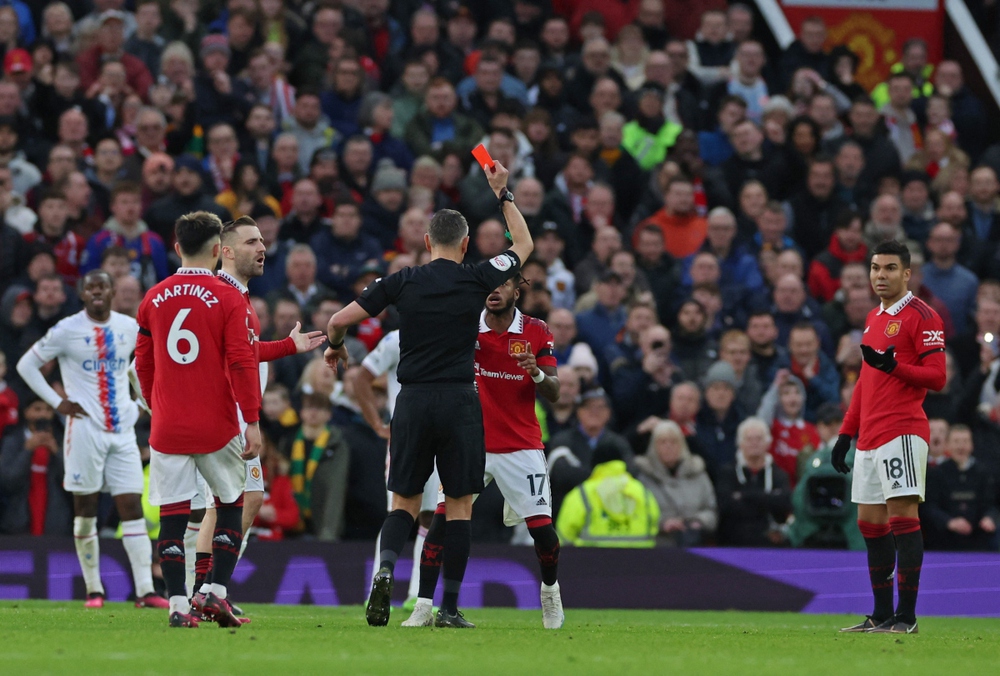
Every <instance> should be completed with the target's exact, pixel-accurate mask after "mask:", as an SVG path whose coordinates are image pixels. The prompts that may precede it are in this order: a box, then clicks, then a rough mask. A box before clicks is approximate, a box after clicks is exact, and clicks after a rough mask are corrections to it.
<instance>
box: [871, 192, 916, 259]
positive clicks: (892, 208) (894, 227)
mask: <svg viewBox="0 0 1000 676" xmlns="http://www.w3.org/2000/svg"><path fill="white" fill-rule="evenodd" d="M889 240H896V241H897V242H904V243H905V242H906V241H907V237H906V230H904V229H903V205H902V204H901V203H900V201H899V198H898V197H896V196H895V195H881V196H879V197H878V198H876V200H875V201H874V202H872V206H871V212H870V215H869V220H868V223H866V224H865V243H866V244H867V245H868V248H870V249H871V248H874V247H875V246H876V245H878V244H880V243H882V242H887V241H889Z"/></svg>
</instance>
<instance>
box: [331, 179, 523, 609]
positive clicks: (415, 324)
mask: <svg viewBox="0 0 1000 676" xmlns="http://www.w3.org/2000/svg"><path fill="white" fill-rule="evenodd" d="M507 177H508V171H507V170H506V169H505V168H504V167H503V166H502V165H501V164H500V163H499V162H497V163H496V164H495V166H493V167H491V168H489V169H487V170H486V179H487V181H488V182H489V184H490V187H491V188H492V189H493V192H494V193H495V194H496V196H497V198H498V199H499V201H500V208H501V210H502V213H503V215H504V216H505V217H506V219H507V224H508V226H509V228H510V234H511V238H512V240H513V243H512V244H511V247H510V249H508V250H507V251H505V252H504V253H502V254H500V255H498V256H494V257H493V258H491V259H489V260H487V261H483V262H481V263H478V264H476V265H464V264H463V263H462V260H463V259H464V258H465V253H466V250H467V249H468V247H469V224H468V223H467V222H466V220H465V217H463V216H462V215H461V214H460V213H458V212H457V211H452V210H450V209H442V210H441V211H439V212H437V213H436V214H434V217H433V218H432V219H431V223H430V226H429V227H428V232H427V234H426V235H424V244H425V246H426V247H427V248H428V249H429V250H430V252H431V261H430V262H429V263H427V264H426V265H422V266H419V267H414V268H405V269H403V270H400V271H399V272H397V273H395V274H392V275H389V276H388V277H383V278H380V279H377V280H375V281H374V282H372V283H371V284H369V285H368V287H367V288H366V289H365V290H364V291H363V292H362V293H361V296H360V297H359V298H358V299H357V300H356V301H354V302H353V303H351V304H350V305H348V306H347V307H345V308H344V309H343V310H341V311H340V312H338V313H337V314H335V315H333V317H331V318H330V322H329V324H328V325H327V336H328V338H329V340H330V347H329V348H327V350H326V354H325V357H326V360H327V363H328V364H329V365H330V366H331V367H333V368H336V366H337V363H338V362H339V361H341V360H343V361H344V362H346V361H347V359H348V354H347V348H346V347H344V335H345V334H346V332H347V329H348V327H349V326H352V325H354V324H357V323H359V322H361V321H363V320H365V319H367V318H368V317H374V316H377V315H379V314H380V313H381V312H382V311H383V310H385V309H386V308H387V307H388V306H389V305H390V304H394V305H395V306H396V309H397V310H398V311H399V346H400V351H399V369H398V371H397V374H398V377H399V383H400V385H401V388H400V391H399V397H398V398H397V400H396V409H395V411H394V415H393V418H392V435H391V439H390V440H389V448H390V451H389V455H390V458H389V463H390V464H389V489H390V490H391V491H392V492H393V496H392V506H393V510H392V511H391V512H390V513H389V515H388V516H387V517H386V519H385V523H384V524H383V525H382V533H381V535H382V551H381V556H380V557H379V558H380V561H379V571H378V574H377V575H376V576H375V580H374V582H373V583H372V592H371V595H370V596H369V598H368V607H367V609H366V612H365V616H366V618H367V620H368V624H370V625H372V626H385V625H386V624H388V623H389V600H390V598H391V596H392V586H393V570H394V569H395V566H396V560H397V559H398V558H399V553H400V552H401V551H402V550H403V546H404V545H405V544H406V539H407V538H408V537H409V535H410V531H411V530H412V529H413V520H414V517H415V516H416V515H417V513H418V512H419V511H420V502H421V494H422V492H423V489H424V482H426V481H427V477H429V476H430V474H431V472H432V471H433V469H434V463H435V461H436V462H437V469H438V473H439V474H440V476H441V483H442V484H443V486H444V493H445V496H446V498H445V507H446V510H447V524H446V525H445V534H444V542H445V549H444V561H443V563H442V571H441V572H442V575H443V576H444V587H445V588H444V592H445V593H444V601H443V603H442V604H441V610H440V611H439V612H438V616H437V618H436V620H435V624H437V626H443V627H461V626H468V625H467V623H465V620H463V619H462V615H461V613H459V611H458V591H459V589H460V588H461V586H462V579H463V578H464V576H465V568H466V566H467V565H468V561H469V549H470V547H471V537H472V527H471V523H470V521H469V520H470V518H471V516H472V496H473V494H474V493H479V492H480V491H482V490H483V472H484V471H485V469H486V449H485V448H484V444H483V414H482V408H481V407H480V404H479V397H478V396H477V395H476V391H475V385H474V383H475V369H474V364H475V344H476V333H477V328H476V327H477V326H478V324H479V315H480V313H481V312H482V308H483V303H484V302H485V300H486V297H487V296H489V295H490V293H492V291H493V289H495V288H496V287H497V285H499V284H502V283H503V282H505V281H506V280H508V279H510V278H512V277H514V276H515V275H516V274H517V273H518V270H519V269H520V267H521V261H523V260H524V259H525V258H527V256H529V255H530V254H531V252H532V250H533V248H534V247H533V244H532V242H531V234H530V233H529V232H528V225H527V223H525V221H524V216H522V215H521V212H519V211H518V210H517V207H515V206H514V195H513V194H512V193H511V192H510V191H509V190H507ZM532 415H534V413H532Z"/></svg>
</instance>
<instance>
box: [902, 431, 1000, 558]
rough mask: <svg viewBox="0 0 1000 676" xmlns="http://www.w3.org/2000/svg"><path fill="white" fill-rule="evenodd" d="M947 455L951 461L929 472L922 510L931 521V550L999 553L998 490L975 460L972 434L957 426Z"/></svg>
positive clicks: (950, 433)
mask: <svg viewBox="0 0 1000 676" xmlns="http://www.w3.org/2000/svg"><path fill="white" fill-rule="evenodd" d="M947 454H948V456H949V457H948V459H946V460H943V461H942V462H941V463H940V464H939V465H937V466H935V467H930V468H928V473H927V501H926V502H925V503H924V504H923V505H921V510H920V512H921V518H922V519H926V520H927V534H926V537H927V547H928V549H949V550H980V551H982V550H987V551H996V549H997V536H996V533H997V520H998V519H1000V512H998V511H997V505H996V487H995V486H994V483H993V477H992V476H991V474H990V472H989V471H988V469H987V468H984V467H983V466H982V465H981V464H980V463H978V462H976V458H974V457H973V438H972V430H971V429H969V428H968V427H967V426H965V425H953V426H952V427H951V429H950V430H949V431H948V437H947Z"/></svg>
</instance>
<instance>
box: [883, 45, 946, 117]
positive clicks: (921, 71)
mask: <svg viewBox="0 0 1000 676" xmlns="http://www.w3.org/2000/svg"><path fill="white" fill-rule="evenodd" d="M900 51H901V52H902V58H901V59H900V61H899V63H895V64H893V65H892V67H891V68H890V72H891V73H892V75H890V77H889V80H888V81H886V82H882V83H880V84H878V85H877V86H876V87H875V89H873V90H872V99H873V100H874V101H875V103H876V105H878V106H883V105H885V104H886V103H888V102H889V101H890V99H891V98H892V92H891V91H890V89H891V79H892V76H893V75H897V74H899V75H906V76H907V77H909V78H910V92H911V93H910V98H911V99H920V98H927V97H928V96H930V95H931V94H932V93H933V91H934V86H933V85H932V84H931V77H932V75H933V73H934V66H933V65H932V64H931V63H929V61H928V50H927V43H926V42H924V41H923V40H922V39H920V38H910V39H909V40H907V41H906V42H904V43H903V48H902V50H900Z"/></svg>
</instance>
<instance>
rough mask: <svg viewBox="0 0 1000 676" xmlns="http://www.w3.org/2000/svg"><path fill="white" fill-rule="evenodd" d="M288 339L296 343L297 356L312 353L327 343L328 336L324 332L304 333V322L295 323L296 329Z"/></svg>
mask: <svg viewBox="0 0 1000 676" xmlns="http://www.w3.org/2000/svg"><path fill="white" fill-rule="evenodd" d="M288 337H289V338H291V339H292V342H294V343H295V352H296V354H302V353H303V352H312V351H313V350H315V349H316V348H317V347H319V346H320V345H322V344H323V343H324V342H325V341H326V334H325V333H323V332H322V331H310V332H308V333H302V322H295V328H294V329H292V331H291V333H289V334H288Z"/></svg>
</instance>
